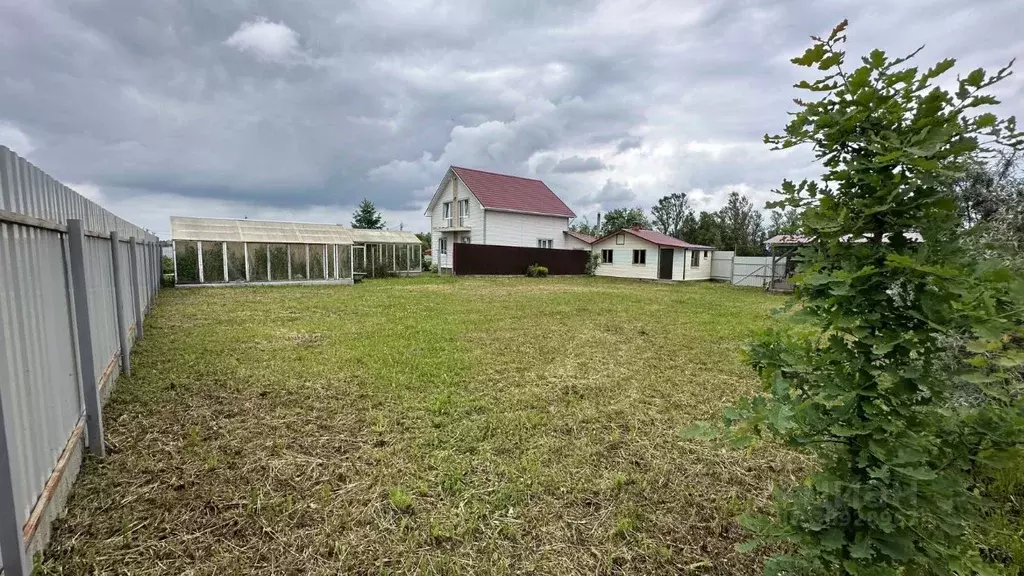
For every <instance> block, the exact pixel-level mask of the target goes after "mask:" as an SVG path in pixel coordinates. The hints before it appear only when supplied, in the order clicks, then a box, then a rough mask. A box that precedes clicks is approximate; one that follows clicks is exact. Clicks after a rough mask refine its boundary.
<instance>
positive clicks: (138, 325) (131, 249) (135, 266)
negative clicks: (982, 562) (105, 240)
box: [128, 236, 142, 341]
mask: <svg viewBox="0 0 1024 576" xmlns="http://www.w3.org/2000/svg"><path fill="white" fill-rule="evenodd" d="M128 265H129V268H130V269H131V275H132V283H131V286H132V308H133V309H134V310H135V340H136V341H138V340H142V305H141V303H140V302H139V300H140V295H139V283H138V282H137V279H138V277H139V251H138V244H137V243H136V240H135V236H132V237H131V238H130V239H129V240H128Z"/></svg>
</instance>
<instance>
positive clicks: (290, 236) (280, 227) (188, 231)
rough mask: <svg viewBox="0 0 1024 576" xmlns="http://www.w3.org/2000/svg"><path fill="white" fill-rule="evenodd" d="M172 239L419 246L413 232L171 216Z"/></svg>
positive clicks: (335, 225) (302, 223)
mask: <svg viewBox="0 0 1024 576" xmlns="http://www.w3.org/2000/svg"><path fill="white" fill-rule="evenodd" d="M171 239H172V240H198V241H208V242H259V243H263V242H266V243H271V244H273V243H279V244H353V243H363V242H368V243H371V244H374V243H382V244H418V243H420V240H419V238H417V237H416V235H415V234H413V233H412V232H400V231H397V230H356V229H353V228H346V227H344V226H339V225H337V224H312V223H305V222H274V221H268V220H235V219H226V218H189V217H185V216H171Z"/></svg>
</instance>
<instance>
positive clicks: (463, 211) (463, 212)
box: [459, 198, 469, 218]
mask: <svg viewBox="0 0 1024 576" xmlns="http://www.w3.org/2000/svg"><path fill="white" fill-rule="evenodd" d="M468 216H469V198H463V199H461V200H459V218H466V217H468Z"/></svg>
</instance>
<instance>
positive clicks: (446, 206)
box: [441, 200, 452, 220]
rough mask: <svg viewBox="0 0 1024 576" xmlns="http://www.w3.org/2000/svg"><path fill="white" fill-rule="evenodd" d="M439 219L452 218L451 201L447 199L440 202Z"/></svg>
mask: <svg viewBox="0 0 1024 576" xmlns="http://www.w3.org/2000/svg"><path fill="white" fill-rule="evenodd" d="M441 219H442V220H451V219H452V202H451V200H449V201H448V202H442V203H441Z"/></svg>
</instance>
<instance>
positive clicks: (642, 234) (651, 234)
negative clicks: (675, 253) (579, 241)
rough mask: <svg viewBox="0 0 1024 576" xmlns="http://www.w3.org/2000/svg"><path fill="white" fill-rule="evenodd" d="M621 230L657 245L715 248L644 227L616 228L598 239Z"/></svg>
mask: <svg viewBox="0 0 1024 576" xmlns="http://www.w3.org/2000/svg"><path fill="white" fill-rule="evenodd" d="M621 232H625V233H627V234H632V235H634V236H636V237H637V238H642V239H644V240H647V241H648V242H650V243H652V244H657V245H659V246H672V247H675V248H686V249H688V250H714V249H715V247H714V246H703V245H701V244H690V243H689V242H687V241H685V240H680V239H679V238H673V237H672V236H669V235H667V234H662V233H661V232H656V231H654V230H645V229H642V228H622V229H621V230H616V231H615V232H612V233H611V234H608V235H606V236H604V237H602V238H601V239H600V240H604V239H605V238H611V237H612V236H614V235H616V234H619V233H621ZM600 240H597V241H595V242H599V241H600Z"/></svg>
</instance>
